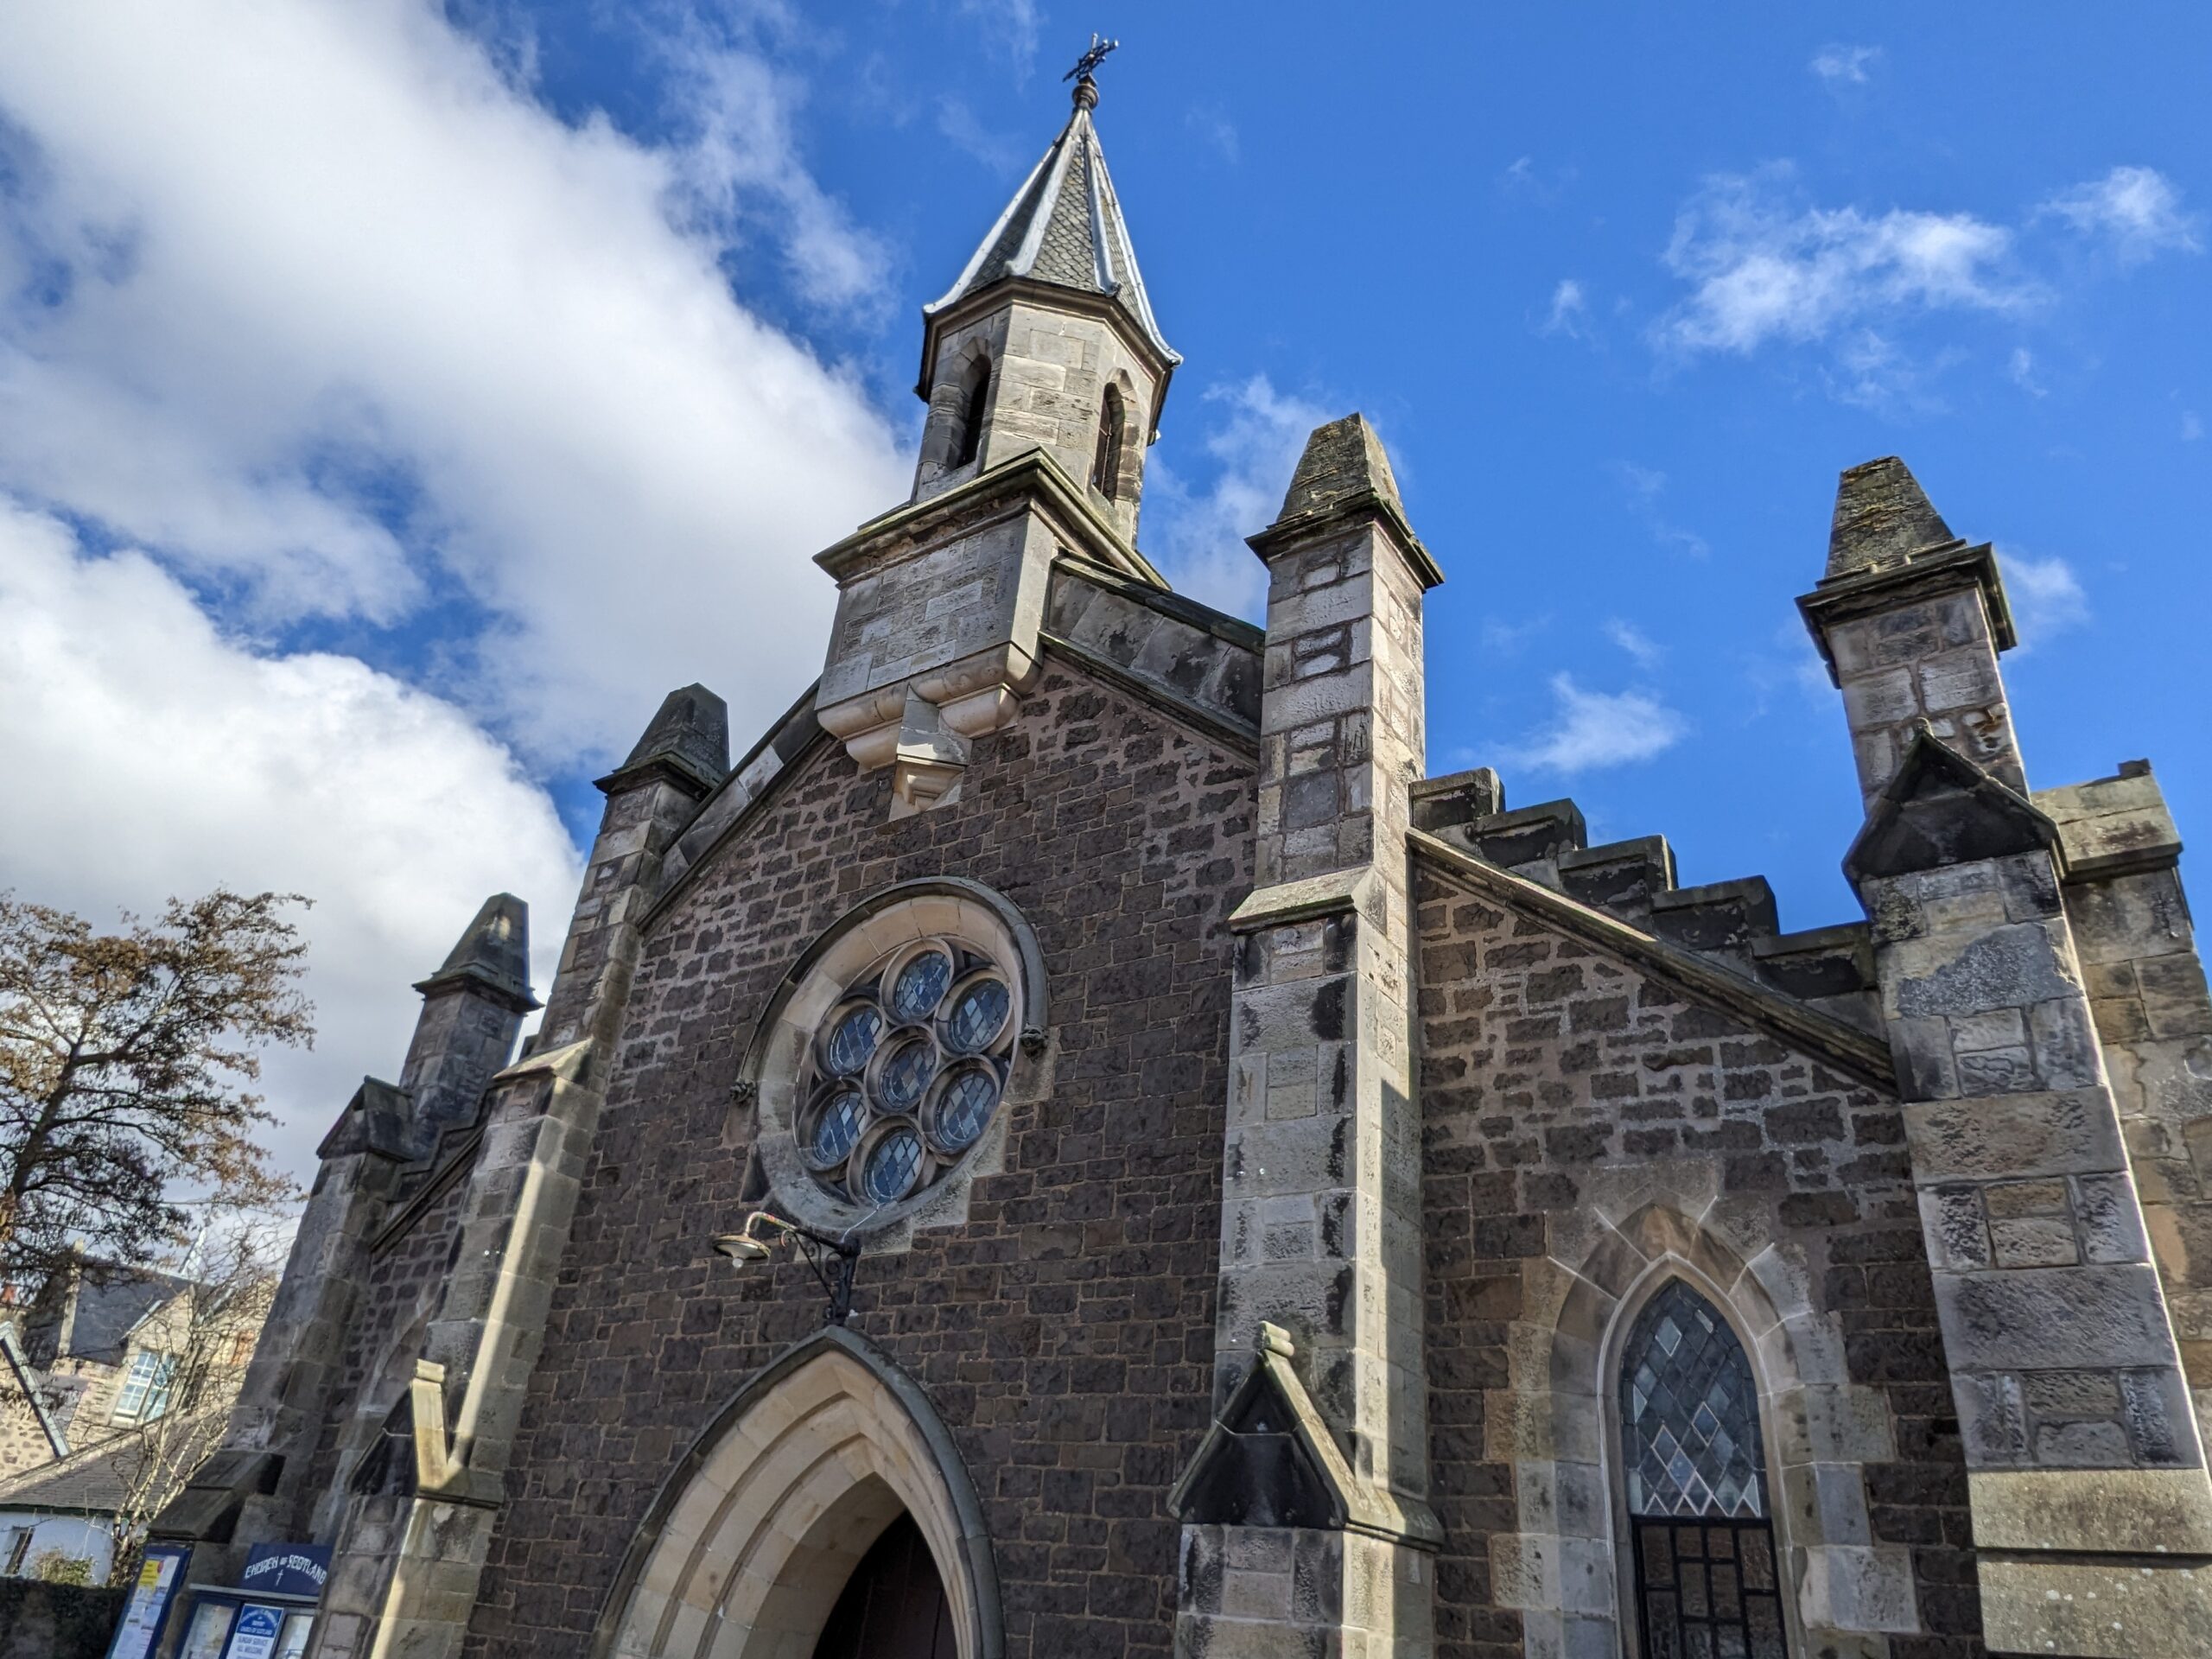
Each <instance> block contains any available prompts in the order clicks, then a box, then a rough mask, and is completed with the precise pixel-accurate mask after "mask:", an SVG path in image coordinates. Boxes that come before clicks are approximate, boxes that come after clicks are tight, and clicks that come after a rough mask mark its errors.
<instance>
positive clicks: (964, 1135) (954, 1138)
mask: <svg viewBox="0 0 2212 1659" xmlns="http://www.w3.org/2000/svg"><path fill="white" fill-rule="evenodd" d="M998 1103H999V1079H998V1074H997V1073H996V1072H995V1071H992V1070H991V1069H990V1068H989V1067H988V1066H987V1065H963V1066H962V1067H961V1068H960V1070H958V1071H955V1072H953V1073H952V1074H951V1075H950V1077H947V1078H946V1079H945V1081H944V1088H942V1089H940V1090H938V1096H937V1099H936V1101H935V1102H934V1103H933V1104H932V1105H931V1109H930V1114H929V1120H930V1122H929V1128H930V1139H931V1141H935V1142H936V1143H937V1145H938V1147H939V1148H940V1149H941V1150H943V1151H945V1152H949V1153H961V1152H965V1151H967V1149H968V1148H969V1147H972V1146H974V1145H975V1144H976V1138H977V1137H978V1136H979V1135H982V1133H983V1126H984V1125H985V1124H986V1123H988V1122H990V1121H991V1108H992V1107H994V1106H995V1105H997V1104H998Z"/></svg>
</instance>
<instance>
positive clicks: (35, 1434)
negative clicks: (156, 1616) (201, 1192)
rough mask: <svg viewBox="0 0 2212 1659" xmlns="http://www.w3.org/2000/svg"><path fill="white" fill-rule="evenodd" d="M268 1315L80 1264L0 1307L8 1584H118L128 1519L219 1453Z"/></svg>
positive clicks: (184, 1288)
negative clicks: (121, 1526) (118, 1543)
mask: <svg viewBox="0 0 2212 1659" xmlns="http://www.w3.org/2000/svg"><path fill="white" fill-rule="evenodd" d="M264 1308H265V1293H264V1295H263V1296H262V1297H261V1298H258V1299H257V1297H256V1296H254V1295H252V1294H248V1295H245V1296H242V1297H238V1298H230V1297H228V1296H226V1294H223V1293H222V1292H220V1291H219V1290H218V1289H215V1288H213V1287H208V1286H206V1285H201V1284H198V1283H196V1282H194V1281H191V1280H189V1279H185V1278H180V1277H178V1276H176V1275H175V1274H166V1273H159V1272H154V1271H149V1270H141V1269H125V1268H113V1267H104V1266H102V1265H101V1264H99V1263H97V1262H85V1261H82V1260H78V1261H74V1262H70V1263H68V1264H67V1265H65V1266H64V1267H62V1268H60V1269H59V1270H57V1271H56V1272H54V1274H51V1275H50V1276H48V1279H47V1280H46V1281H45V1282H44V1283H43V1284H42V1285H41V1286H40V1287H38V1288H37V1289H36V1291H35V1292H34V1293H33V1294H30V1295H29V1296H27V1297H22V1298H20V1299H18V1298H13V1297H11V1298H10V1299H9V1300H8V1301H7V1302H6V1303H5V1304H4V1306H0V1577H8V1578H22V1577H50V1578H60V1579H61V1580H66V1581H69V1582H84V1583H89V1584H94V1585H99V1584H105V1582H106V1581H107V1578H108V1572H109V1568H110V1566H111V1561H112V1556H113V1547H114V1542H115V1538H116V1533H117V1529H116V1526H115V1521H116V1518H117V1516H125V1517H129V1518H130V1519H133V1520H135V1522H137V1526H138V1527H140V1528H143V1525H144V1523H145V1522H149V1521H150V1520H151V1519H152V1518H153V1516H154V1513H155V1511H156V1510H158V1509H159V1508H160V1507H161V1506H162V1504H163V1503H165V1502H166V1501H167V1499H168V1497H169V1496H170V1495H172V1494H173V1493H174V1492H175V1491H178V1490H179V1489H181V1487H182V1486H183V1484H184V1482H185V1478H186V1477H187V1476H188V1475H189V1474H190V1473H191V1471H193V1469H194V1468H195V1467H197V1465H198V1464H199V1463H200V1459H202V1458H204V1457H206V1456H207V1453H208V1452H212V1451H213V1450H214V1448H215V1446H216V1444H217V1442H218V1440H219V1438H220V1435H221V1430H222V1427H223V1425H224V1423H225V1422H226V1421H227V1420H228V1418H229V1415H230V1411H231V1407H232V1402H234V1401H235V1400H236V1399H237V1397H238V1388H239V1385H240V1384H241V1383H243V1382H244V1380H245V1374H246V1363H247V1361H248V1360H249V1359H250V1358H251V1356H252V1353H253V1344H254V1340H255V1338H257V1336H258V1335H259V1333H260V1328H261V1314H262V1313H263V1312H264ZM126 1530H129V1528H127V1527H126Z"/></svg>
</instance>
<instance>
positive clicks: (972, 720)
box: [816, 644, 1037, 817]
mask: <svg viewBox="0 0 2212 1659" xmlns="http://www.w3.org/2000/svg"><path fill="white" fill-rule="evenodd" d="M1036 677H1037V660H1036V658H1035V657H1034V656H1033V654H1032V653H1030V652H1027V651H1025V650H1024V649H1022V647H1021V646H1020V645H1013V644H1007V645H999V646H996V647H995V648H994V649H992V650H989V651H983V652H976V653H974V654H973V655H971V656H968V657H963V658H960V659H959V660H958V661H957V662H954V663H948V664H945V665H944V666H943V667H941V668H932V669H925V670H924V671H921V672H919V673H917V674H914V675H912V676H911V677H906V678H904V679H900V680H896V681H893V683H890V684H888V685H881V686H875V687H873V688H871V689H870V690H867V691H864V692H862V693H861V694H860V695H859V696H851V697H846V698H844V699H842V700H841V701H839V702H833V703H830V704H829V705H827V706H826V707H823V708H821V709H817V710H816V718H817V719H818V720H819V721H821V722H822V725H823V728H824V729H825V730H827V731H829V733H830V734H832V735H833V736H836V737H837V738H840V739H842V741H843V742H844V745H845V752H846V753H848V754H849V755H851V756H852V757H853V760H854V761H855V763H856V764H857V765H858V766H859V767H860V769H861V771H862V772H874V771H878V770H880V768H882V767H885V766H888V767H890V768H892V785H891V791H892V806H891V815H892V817H908V816H909V815H911V814H912V813H916V812H922V811H926V810H928V809H930V808H931V807H932V806H938V805H943V804H946V803H948V802H950V801H954V800H957V799H958V798H959V788H960V779H961V777H962V775H963V773H964V772H966V771H967V767H968V757H969V744H970V743H971V742H972V741H974V740H975V739H976V738H979V737H987V736H988V735H989V734H991V733H993V732H996V731H1002V730H1004V729H1005V728H1007V727H1008V726H1010V725H1012V724H1013V723H1014V720H1015V719H1016V718H1017V717H1018V716H1019V715H1020V709H1021V695H1020V694H1021V692H1022V690H1024V689H1025V688H1027V686H1028V685H1030V684H1031V683H1033V682H1034V681H1035V679H1036Z"/></svg>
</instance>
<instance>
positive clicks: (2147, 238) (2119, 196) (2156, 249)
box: [2039, 167, 2202, 265]
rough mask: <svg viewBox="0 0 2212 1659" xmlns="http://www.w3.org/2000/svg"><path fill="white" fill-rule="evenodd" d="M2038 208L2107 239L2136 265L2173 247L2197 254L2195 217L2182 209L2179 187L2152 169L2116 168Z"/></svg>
mask: <svg viewBox="0 0 2212 1659" xmlns="http://www.w3.org/2000/svg"><path fill="white" fill-rule="evenodd" d="M2039 211H2040V212H2042V213H2047V214H2050V215H2053V216H2055V217H2056V218H2059V219H2064V220H2065V221H2066V222H2067V223H2068V224H2069V225H2071V226H2073V227H2074V228H2075V230H2076V231H2078V232H2082V234H2083V235H2085V236H2101V237H2104V238H2108V239H2109V240H2110V241H2111V243H2112V245H2113V251H2115V252H2116V253H2117V254H2118V255H2119V257H2120V263H2121V264H2130V265H2132V264H2141V263H2142V262H2143V261H2144V260H2145V259H2148V258H2150V257H2152V255H2153V254H2157V253H2162V252H2164V251H2168V250H2173V251H2179V252H2183V253H2196V252H2197V251H2200V249H2201V248H2202V244H2201V243H2200V242H2199V241H2198V240H2197V238H2196V232H2197V230H2198V228H2199V221H2198V219H2197V218H2196V215H2195V214H2192V213H2184V212H2183V210H2182V205H2181V192H2180V191H2179V190H2177V189H2176V188H2174V186H2173V184H2172V182H2171V181H2170V180H2168V179H2167V178H2166V176H2165V175H2164V174H2162V173H2160V172H2159V171H2158V169H2157V168H2149V167H2115V168H2113V170H2112V171H2111V172H2109V173H2107V174H2106V175H2105V176H2104V177H2102V178H2101V179H2092V180H2090V181H2088V183H2086V184H2079V185H2076V186H2075V187H2074V188H2072V189H2071V190H2066V191H2062V192H2061V193H2060V194H2057V195H2056V196H2053V197H2052V198H2051V199H2050V200H2049V201H2046V202H2044V204H2043V207H2042V208H2041V209H2040V210H2039Z"/></svg>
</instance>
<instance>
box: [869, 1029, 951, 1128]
mask: <svg viewBox="0 0 2212 1659" xmlns="http://www.w3.org/2000/svg"><path fill="white" fill-rule="evenodd" d="M936 1071H937V1055H936V1054H935V1052H932V1051H931V1047H930V1045H929V1039H927V1038H925V1037H910V1038H908V1039H906V1041H905V1042H903V1043H901V1044H899V1046H898V1047H896V1048H894V1049H893V1050H892V1051H891V1053H890V1055H889V1057H888V1058H886V1059H885V1060H884V1062H883V1071H882V1072H881V1073H880V1075H879V1076H878V1077H877V1078H876V1080H875V1097H876V1100H877V1103H879V1104H880V1105H881V1106H882V1108H883V1109H884V1110H886V1111H887V1112H911V1111H912V1110H913V1109H914V1108H915V1107H917V1106H918V1105H919V1104H921V1100H922V1091H923V1090H925V1089H927V1088H928V1087H929V1086H930V1078H931V1075H933V1074H934V1073H935V1072H936Z"/></svg>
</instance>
